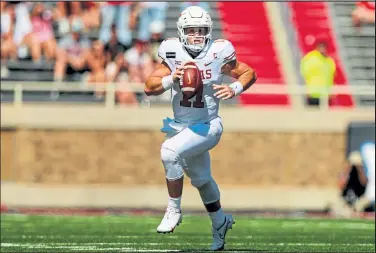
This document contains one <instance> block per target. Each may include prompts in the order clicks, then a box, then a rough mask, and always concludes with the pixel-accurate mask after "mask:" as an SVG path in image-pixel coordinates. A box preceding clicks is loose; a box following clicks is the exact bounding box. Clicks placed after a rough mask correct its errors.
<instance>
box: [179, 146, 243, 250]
mask: <svg viewBox="0 0 376 253" xmlns="http://www.w3.org/2000/svg"><path fill="white" fill-rule="evenodd" d="M186 161H187V169H186V170H185V172H186V174H187V176H188V177H189V178H190V179H191V184H192V185H193V186H194V187H196V188H197V190H198V191H199V193H200V196H201V200H202V202H203V203H204V205H205V208H206V210H207V212H208V214H209V217H210V219H211V221H212V232H213V243H212V246H211V248H210V249H211V250H222V249H223V248H224V244H225V236H226V233H227V231H228V230H229V229H231V228H232V225H233V224H235V222H234V219H233V217H232V215H230V214H225V213H224V211H223V209H222V207H221V202H220V190H219V187H218V185H217V183H216V182H215V180H214V178H213V177H212V175H211V169H210V168H211V166H210V155H209V152H205V153H203V154H202V155H198V156H195V157H189V158H187V159H186Z"/></svg>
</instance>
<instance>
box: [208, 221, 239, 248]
mask: <svg viewBox="0 0 376 253" xmlns="http://www.w3.org/2000/svg"><path fill="white" fill-rule="evenodd" d="M233 224H235V221H234V218H233V217H232V215H231V214H227V215H226V216H225V221H224V222H223V225H222V226H220V227H219V228H218V229H216V228H214V227H213V228H212V231H213V243H212V245H211V247H210V250H213V251H219V250H223V249H224V248H225V237H226V234H227V231H228V230H229V229H232V225H233Z"/></svg>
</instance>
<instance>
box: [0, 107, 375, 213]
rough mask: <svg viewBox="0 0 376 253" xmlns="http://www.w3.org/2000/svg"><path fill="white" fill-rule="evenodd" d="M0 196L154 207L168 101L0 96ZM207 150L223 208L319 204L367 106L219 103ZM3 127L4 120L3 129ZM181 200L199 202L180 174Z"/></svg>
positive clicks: (330, 195) (162, 196)
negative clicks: (55, 101) (94, 103)
mask: <svg viewBox="0 0 376 253" xmlns="http://www.w3.org/2000/svg"><path fill="white" fill-rule="evenodd" d="M1 113H2V121H1V124H2V131H1V144H2V145H1V158H2V159H1V160H2V164H1V165H2V166H1V176H2V185H1V187H2V191H1V199H2V201H3V202H5V203H6V204H8V205H11V206H12V205H13V206H97V207H99V206H101V207H104V206H106V207H108V206H122V207H155V208H163V207H164V205H165V202H166V197H167V195H166V189H165V187H164V171H163V168H162V165H161V162H160V158H159V149H160V145H161V143H162V142H163V140H164V136H163V134H162V133H160V132H159V128H160V127H161V121H162V119H163V118H164V117H165V116H168V115H169V114H171V110H170V108H143V109H137V108H133V109H132V108H120V109H117V110H108V109H103V108H96V107H87V106H85V107H77V106H76V107H67V106H65V107H51V106H49V107H43V106H28V107H7V106H2V108H1ZM221 115H222V118H223V119H224V127H225V133H224V134H223V137H222V140H221V142H220V144H219V145H218V146H217V147H216V148H214V149H213V151H212V152H211V156H212V167H213V175H214V177H215V178H216V180H217V181H218V183H219V184H220V187H221V191H222V199H223V202H224V204H225V205H226V206H227V207H228V208H286V209H296V208H309V209H322V208H324V207H325V206H326V205H327V204H328V203H329V202H333V201H335V199H336V196H337V190H336V187H337V185H336V183H337V181H336V180H337V176H338V173H339V171H340V170H341V168H342V162H343V159H344V153H345V143H346V142H345V129H346V125H347V122H350V121H352V120H374V113H372V111H331V112H324V113H323V112H319V111H292V110H280V109H258V108H256V109H250V108H247V109H244V108H242V109H240V108H237V109H231V108H222V109H221ZM5 127H8V128H9V127H11V129H12V130H9V129H8V130H6V129H5ZM184 196H185V197H184V201H183V202H184V205H185V206H186V207H187V208H200V207H202V205H201V201H200V199H199V195H198V193H197V191H196V190H195V189H193V188H192V187H191V186H190V185H189V180H186V186H185V190H184Z"/></svg>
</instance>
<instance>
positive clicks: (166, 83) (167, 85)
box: [144, 61, 184, 96]
mask: <svg viewBox="0 0 376 253" xmlns="http://www.w3.org/2000/svg"><path fill="white" fill-rule="evenodd" d="M183 73H184V68H177V69H176V71H175V73H174V74H171V70H170V68H169V66H168V65H167V63H166V62H164V61H163V62H162V63H161V64H160V65H159V66H158V67H157V69H156V70H154V72H153V73H152V74H151V75H150V76H149V78H148V79H147V80H146V83H145V88H144V92H145V94H146V95H147V96H158V95H161V94H163V93H164V92H165V91H166V90H169V89H171V87H172V86H174V85H176V84H179V81H180V79H181V77H182V76H183Z"/></svg>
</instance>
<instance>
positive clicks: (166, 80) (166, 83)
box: [162, 75, 174, 90]
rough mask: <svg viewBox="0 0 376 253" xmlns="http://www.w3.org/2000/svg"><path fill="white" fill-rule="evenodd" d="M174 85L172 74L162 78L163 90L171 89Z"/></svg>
mask: <svg viewBox="0 0 376 253" xmlns="http://www.w3.org/2000/svg"><path fill="white" fill-rule="evenodd" d="M173 85H174V80H173V77H172V75H169V76H165V77H163V78H162V86H163V88H164V89H165V90H169V89H171V87H172V86H173Z"/></svg>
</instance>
